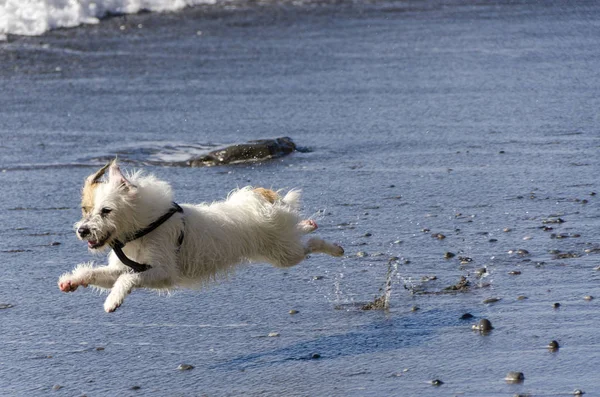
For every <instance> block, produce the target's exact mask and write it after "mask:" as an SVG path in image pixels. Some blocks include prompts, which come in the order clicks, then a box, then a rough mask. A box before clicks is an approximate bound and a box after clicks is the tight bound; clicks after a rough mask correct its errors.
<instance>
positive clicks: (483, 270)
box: [475, 267, 487, 277]
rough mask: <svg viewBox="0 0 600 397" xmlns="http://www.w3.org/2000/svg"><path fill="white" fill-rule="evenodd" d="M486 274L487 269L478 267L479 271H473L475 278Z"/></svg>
mask: <svg viewBox="0 0 600 397" xmlns="http://www.w3.org/2000/svg"><path fill="white" fill-rule="evenodd" d="M486 273H487V269H486V268H485V267H480V268H479V269H477V270H475V274H476V275H477V277H483V276H484V275H485V274H486Z"/></svg>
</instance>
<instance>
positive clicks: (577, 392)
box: [573, 389, 585, 396]
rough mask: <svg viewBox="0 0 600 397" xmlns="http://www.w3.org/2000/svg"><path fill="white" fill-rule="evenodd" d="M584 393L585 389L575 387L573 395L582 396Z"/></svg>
mask: <svg viewBox="0 0 600 397" xmlns="http://www.w3.org/2000/svg"><path fill="white" fill-rule="evenodd" d="M584 394H585V392H584V391H583V390H581V389H575V390H573V395H574V396H582V395H584Z"/></svg>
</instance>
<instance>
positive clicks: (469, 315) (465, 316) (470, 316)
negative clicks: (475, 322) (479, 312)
mask: <svg viewBox="0 0 600 397" xmlns="http://www.w3.org/2000/svg"><path fill="white" fill-rule="evenodd" d="M471 318H473V315H472V314H471V313H465V314H463V315H462V316H460V319H461V320H469V319H471Z"/></svg>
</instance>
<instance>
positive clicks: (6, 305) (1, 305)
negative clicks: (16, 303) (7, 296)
mask: <svg viewBox="0 0 600 397" xmlns="http://www.w3.org/2000/svg"><path fill="white" fill-rule="evenodd" d="M11 307H13V305H11V304H10V303H0V309H10V308H11Z"/></svg>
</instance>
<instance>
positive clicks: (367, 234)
mask: <svg viewBox="0 0 600 397" xmlns="http://www.w3.org/2000/svg"><path fill="white" fill-rule="evenodd" d="M372 235H373V234H372V233H365V234H364V236H365V237H371V236H372Z"/></svg>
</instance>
